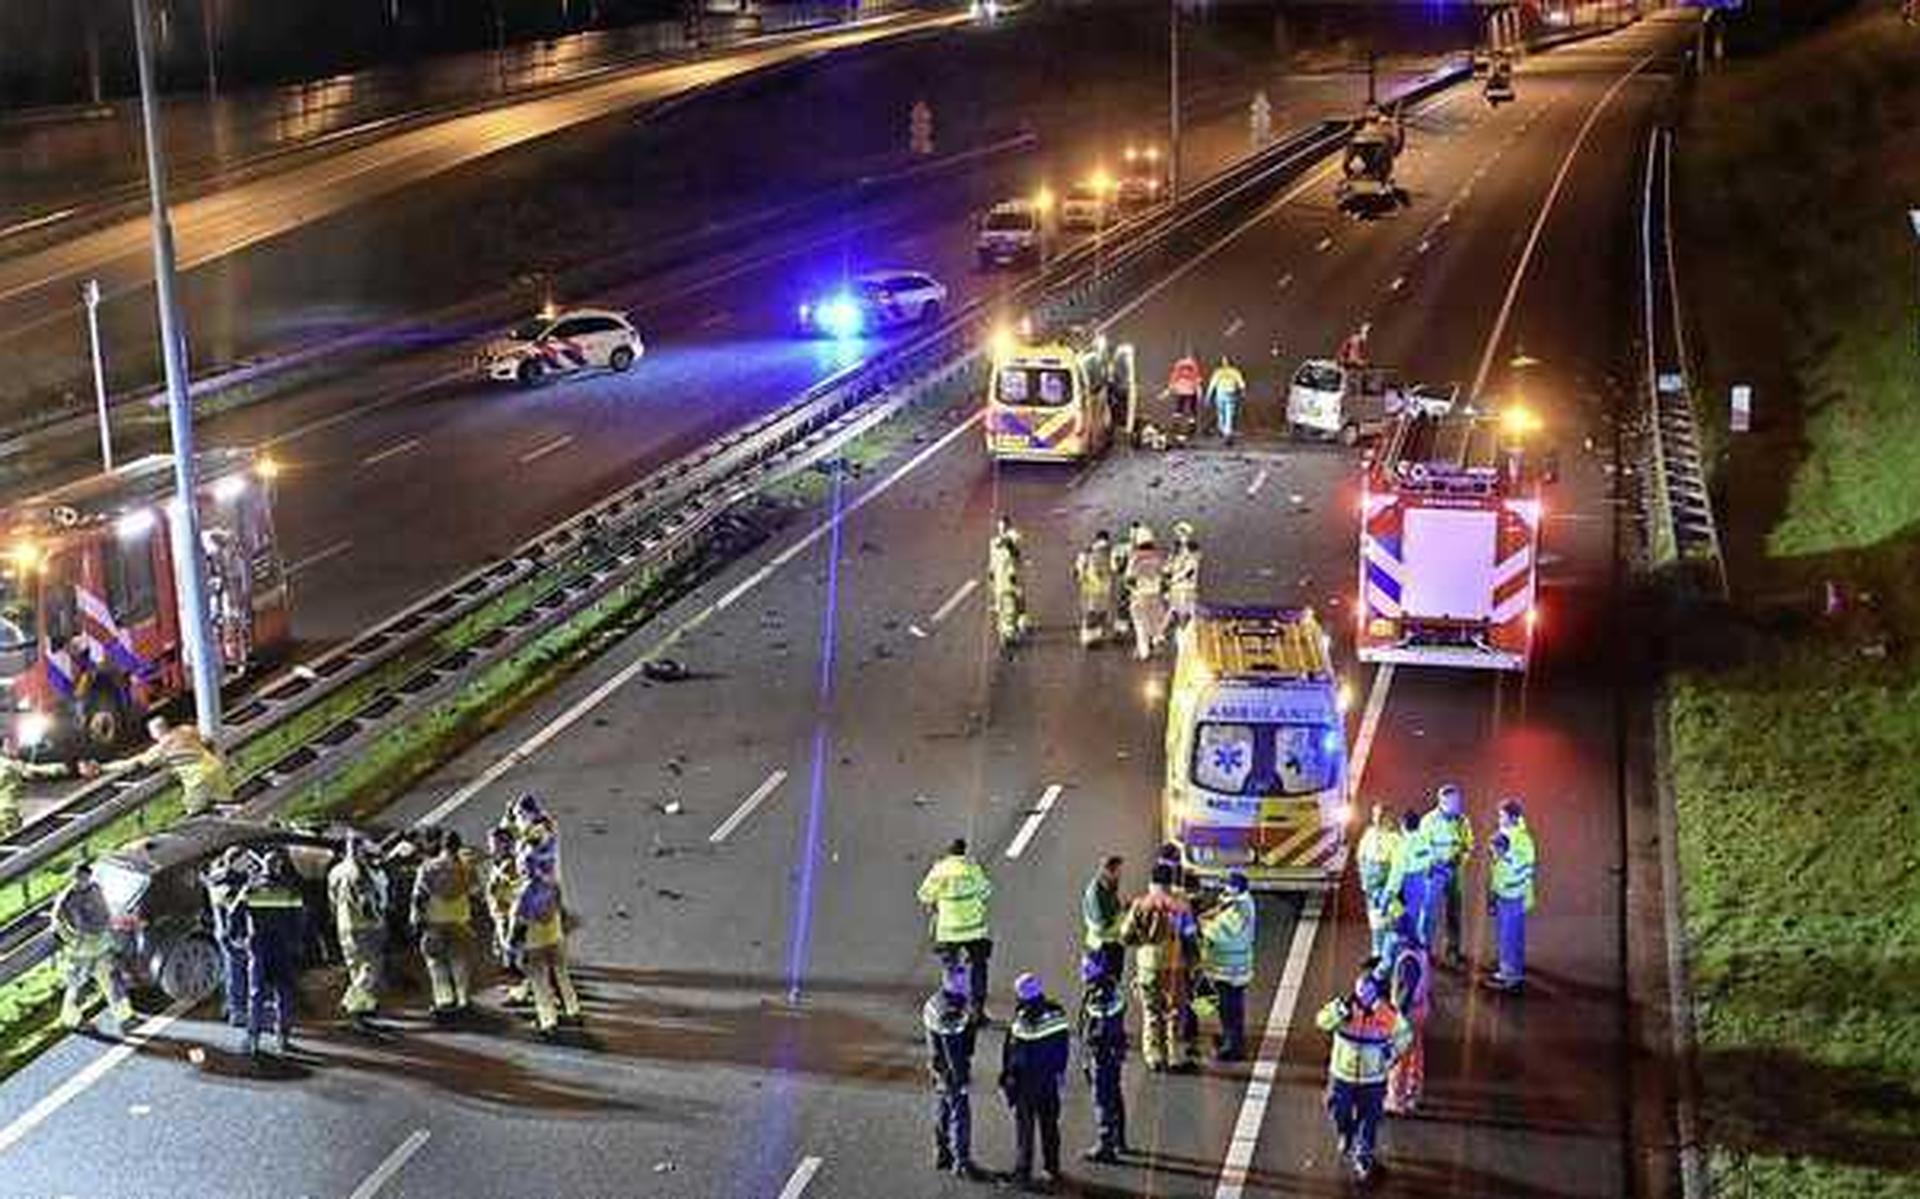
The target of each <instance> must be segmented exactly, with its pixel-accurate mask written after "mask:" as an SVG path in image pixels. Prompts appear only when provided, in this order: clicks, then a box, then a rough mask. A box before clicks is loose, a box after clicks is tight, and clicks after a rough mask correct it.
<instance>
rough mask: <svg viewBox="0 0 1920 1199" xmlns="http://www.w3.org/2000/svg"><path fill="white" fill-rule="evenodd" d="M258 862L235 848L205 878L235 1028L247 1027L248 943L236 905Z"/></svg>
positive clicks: (229, 1019)
mask: <svg viewBox="0 0 1920 1199" xmlns="http://www.w3.org/2000/svg"><path fill="white" fill-rule="evenodd" d="M253 865H254V863H253V862H252V861H250V860H249V858H248V855H247V851H246V849H245V848H244V847H242V846H239V845H232V846H229V847H228V848H227V851H226V852H225V853H223V854H221V855H220V856H219V857H217V858H215V859H214V861H213V864H212V865H211V866H208V867H207V869H206V873H204V874H203V875H201V877H200V883H201V885H202V886H204V887H205V888H206V891H207V910H208V912H209V913H210V914H211V915H212V917H213V943H214V944H215V945H217V946H219V948H220V967H221V974H222V976H223V978H224V980H225V993H224V995H223V996H222V1008H223V1010H224V1012H225V1014H226V1017H227V1023H228V1024H231V1025H233V1026H234V1027H235V1028H245V1027H246V1026H247V1011H248V1008H249V1006H250V1004H249V1002H248V999H247V944H246V942H245V941H243V940H242V939H241V937H240V928H239V922H238V921H237V920H235V919H234V916H235V910H234V905H235V903H236V901H237V900H239V898H240V892H241V891H242V890H243V889H244V888H245V887H246V885H247V883H248V882H249V881H251V879H252V876H253Z"/></svg>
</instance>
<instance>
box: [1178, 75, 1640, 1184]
mask: <svg viewBox="0 0 1920 1199" xmlns="http://www.w3.org/2000/svg"><path fill="white" fill-rule="evenodd" d="M1653 57H1654V56H1653V55H1651V54H1649V55H1647V56H1646V57H1645V58H1642V59H1641V60H1640V61H1639V62H1637V63H1635V64H1634V65H1633V67H1632V68H1630V69H1629V70H1628V71H1627V72H1626V74H1624V75H1622V76H1621V77H1620V78H1619V79H1617V80H1615V81H1614V83H1613V86H1611V87H1609V88H1608V89H1607V91H1606V93H1605V94H1603V95H1602V96H1601V97H1600V100H1599V101H1598V103H1596V104H1595V105H1594V106H1593V109H1592V111H1591V112H1589V113H1588V114H1587V120H1586V123H1585V124H1583V125H1582V126H1581V127H1580V132H1579V134H1578V135H1577V136H1576V137H1575V138H1574V142H1573V145H1572V146H1571V147H1570V148H1569V149H1568V151H1567V156H1566V158H1565V159H1564V160H1563V161H1562V162H1561V164H1560V170H1559V173H1558V174H1556V175H1555V176H1554V181H1553V185H1552V187H1551V188H1550V189H1549V191H1548V193H1547V198H1546V200H1545V202H1544V203H1543V204H1542V205H1541V208H1540V214H1539V216H1538V218H1536V220H1535V221H1534V226H1533V231H1532V233H1531V234H1530V235H1529V236H1528V238H1527V244H1526V248H1525V249H1524V250H1523V251H1522V252H1521V255H1520V260H1519V262H1517V263H1516V264H1515V266H1514V271H1513V277H1512V280H1511V281H1510V283H1509V285H1508V288H1507V295H1506V299H1505V301H1504V302H1503V303H1502V304H1501V306H1500V312H1499V314H1498V316H1497V317H1496V318H1495V320H1494V327H1493V330H1492V332H1491V333H1490V334H1489V335H1488V337H1487V343H1486V349H1485V352H1484V353H1483V354H1482V355H1481V359H1480V371H1479V373H1478V374H1477V375H1476V376H1475V379H1474V385H1473V388H1472V390H1471V391H1470V392H1469V394H1470V395H1477V394H1478V393H1479V391H1480V388H1481V387H1482V386H1483V385H1484V384H1485V382H1486V374H1487V371H1488V369H1489V368H1490V367H1491V365H1492V362H1493V354H1494V350H1495V349H1496V348H1497V347H1498V346H1499V344H1500V339H1501V337H1502V336H1503V335H1504V334H1505V330H1506V323H1507V318H1508V317H1509V315H1511V313H1512V309H1513V303H1514V300H1515V298H1516V297H1517V296H1518V295H1519V292H1520V283H1521V280H1522V279H1523V277H1524V276H1525V274H1526V271H1527V266H1528V263H1529V262H1530V261H1531V260H1532V256H1533V250H1534V246H1535V245H1536V244H1537V243H1538V241H1539V238H1540V231H1541V229H1542V228H1543V227H1544V226H1545V225H1546V220H1547V216H1548V215H1549V214H1550V213H1551V211H1552V209H1553V204H1554V201H1555V200H1556V198H1557V197H1558V196H1559V194H1560V189H1561V186H1562V185H1563V184H1564V183H1565V181H1566V177H1567V172H1568V171H1569V169H1570V168H1571V167H1572V165H1573V160H1574V158H1575V157H1576V156H1577V155H1578V154H1579V152H1580V147H1581V146H1582V145H1584V144H1585V142H1586V139H1587V134H1588V133H1589V131H1591V129H1592V128H1593V124H1594V122H1595V120H1596V119H1597V118H1598V116H1599V114H1600V112H1601V111H1602V110H1603V109H1604V108H1606V106H1607V104H1608V103H1609V102H1610V101H1611V100H1612V99H1613V97H1614V95H1615V94H1616V93H1618V92H1619V90H1620V88H1621V87H1622V86H1624V85H1625V84H1626V82H1627V80H1629V79H1631V78H1633V76H1634V75H1636V74H1638V73H1639V72H1640V70H1641V69H1642V68H1643V67H1645V66H1646V65H1647V63H1649V62H1651V61H1652V60H1653ZM1451 215H1452V214H1451V210H1449V212H1448V213H1447V214H1445V215H1443V216H1442V218H1441V219H1442V221H1443V222H1444V221H1446V220H1449V219H1451ZM1393 677H1394V666H1393V664H1392V663H1390V662H1389V663H1386V664H1384V665H1382V666H1381V667H1380V669H1379V670H1378V671H1376V672H1375V673H1374V676H1373V685H1372V687H1371V689H1370V691H1369V693H1368V695H1367V706H1366V709H1365V711H1364V712H1363V713H1362V714H1361V717H1360V728H1359V731H1358V732H1357V733H1356V734H1355V737H1354V745H1353V753H1352V755H1351V757H1350V758H1349V768H1350V776H1351V778H1352V779H1353V789H1354V792H1355V793H1356V794H1358V791H1359V787H1360V783H1361V780H1362V779H1364V778H1365V776H1366V770H1367V763H1368V761H1369V760H1371V758H1372V756H1373V744H1374V738H1375V737H1376V736H1377V735H1378V733H1379V730H1380V719H1381V716H1382V714H1383V713H1385V711H1386V707H1387V695H1388V693H1389V692H1390V690H1391V689H1392V687H1393ZM1324 902H1325V901H1324V898H1323V897H1321V896H1319V895H1314V896H1312V897H1310V898H1309V899H1308V900H1307V902H1306V904H1305V905H1304V906H1303V907H1302V909H1301V913H1300V923H1299V924H1297V925H1295V926H1294V939H1293V944H1292V946H1291V947H1290V948H1289V950H1288V954H1287V965H1286V968H1285V970H1284V971H1283V972H1282V974H1281V978H1280V988H1279V990H1278V991H1276V992H1275V994H1274V997H1273V1007H1272V1008H1271V1009H1270V1010H1269V1011H1268V1014H1267V1025H1266V1030H1265V1032H1264V1033H1263V1034H1262V1038H1261V1042H1260V1056H1259V1060H1258V1061H1257V1062H1256V1063H1255V1066H1254V1072H1253V1078H1252V1080H1251V1081H1249V1082H1248V1084H1247V1092H1246V1096H1245V1097H1244V1098H1243V1099H1242V1100H1241V1105H1240V1116H1239V1119H1237V1120H1236V1121H1235V1122H1234V1130H1233V1139H1232V1141H1230V1142H1229V1143H1228V1146H1227V1153H1226V1157H1225V1159H1224V1161H1223V1163H1222V1165H1221V1170H1220V1181H1219V1184H1218V1186H1217V1187H1216V1188H1215V1190H1214V1199H1241V1196H1242V1194H1243V1193H1244V1192H1245V1188H1246V1183H1247V1171H1248V1167H1249V1166H1251V1164H1252V1162H1253V1156H1254V1153H1255V1151H1256V1150H1257V1149H1258V1148H1259V1141H1260V1129H1261V1126H1262V1124H1264V1123H1265V1121H1266V1113H1267V1105H1268V1103H1269V1102H1270V1101H1271V1099H1272V1096H1273V1082H1274V1079H1275V1077H1276V1076H1277V1071H1278V1060H1279V1054H1280V1052H1281V1049H1282V1047H1283V1045H1284V1043H1285V1039H1286V1036H1287V1032H1288V1030H1289V1029H1290V1028H1291V1027H1292V1024H1293V1014H1294V1010H1295V1008H1296V1007H1297V1006H1298V1004H1299V998H1300V985H1299V977H1298V976H1297V975H1296V957H1297V958H1298V970H1299V971H1301V972H1304V971H1305V969H1306V958H1307V956H1308V955H1309V954H1310V953H1311V951H1312V947H1313V934H1314V932H1316V931H1317V930H1318V926H1319V921H1320V916H1321V912H1322V906H1321V905H1322V904H1323V903H1324ZM1303 930H1306V931H1305V932H1304V933H1303ZM1290 980H1291V981H1292V983H1293V986H1292V988H1291V990H1289V987H1288V983H1289V981H1290Z"/></svg>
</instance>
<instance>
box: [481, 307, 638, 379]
mask: <svg viewBox="0 0 1920 1199" xmlns="http://www.w3.org/2000/svg"><path fill="white" fill-rule="evenodd" d="M644 353H646V346H645V345H644V344H643V343H642V342H641V340H640V334H639V332H638V331H636V330H635V329H634V327H633V322H632V321H630V320H628V319H627V316H626V314H625V313H623V312H611V311H608V310H606V309H601V308H572V309H567V310H565V311H553V310H549V311H546V312H542V313H541V314H540V315H539V316H536V317H534V318H533V319H531V320H528V321H524V322H522V323H521V324H518V325H515V326H514V327H513V328H512V329H509V330H508V331H507V332H506V334H505V335H504V336H501V337H497V338H495V339H494V340H493V341H490V342H488V343H487V344H486V346H485V347H484V348H482V349H481V351H480V353H479V355H478V356H477V357H476V359H475V361H474V369H475V370H476V371H478V372H479V374H480V377H481V378H483V379H491V380H494V381H496V382H501V383H518V384H519V385H520V386H522V387H538V386H539V385H540V384H541V383H544V382H545V381H546V380H548V379H552V378H557V377H559V376H561V375H571V374H576V373H578V372H580V371H585V370H597V369H605V370H610V371H615V372H621V371H627V370H630V369H632V367H633V364H634V363H636V362H638V361H640V356H641V355H642V354H644Z"/></svg>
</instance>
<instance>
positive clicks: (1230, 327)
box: [1220, 316, 1247, 337]
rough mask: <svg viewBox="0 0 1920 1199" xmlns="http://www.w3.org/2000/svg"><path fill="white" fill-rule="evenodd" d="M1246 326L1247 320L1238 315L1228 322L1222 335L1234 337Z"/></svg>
mask: <svg viewBox="0 0 1920 1199" xmlns="http://www.w3.org/2000/svg"><path fill="white" fill-rule="evenodd" d="M1246 327H1247V322H1246V321H1244V320H1242V319H1241V318H1239V317H1237V316H1236V317H1234V318H1233V319H1232V320H1230V321H1228V322H1227V327H1226V328H1225V329H1224V330H1222V331H1221V333H1220V336H1222V337H1232V336H1233V335H1234V334H1235V333H1238V332H1240V330H1242V329H1244V328H1246Z"/></svg>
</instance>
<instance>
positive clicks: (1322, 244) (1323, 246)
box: [1313, 237, 1333, 254]
mask: <svg viewBox="0 0 1920 1199" xmlns="http://www.w3.org/2000/svg"><path fill="white" fill-rule="evenodd" d="M1313 248H1314V249H1316V250H1318V251H1320V252H1321V253H1322V254H1325V253H1326V252H1327V251H1328V250H1331V249H1333V239H1332V238H1331V237H1323V238H1321V239H1320V241H1319V242H1318V243H1317V244H1316V245H1315V246H1314V247H1313Z"/></svg>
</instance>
